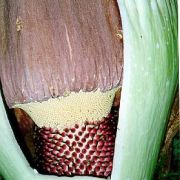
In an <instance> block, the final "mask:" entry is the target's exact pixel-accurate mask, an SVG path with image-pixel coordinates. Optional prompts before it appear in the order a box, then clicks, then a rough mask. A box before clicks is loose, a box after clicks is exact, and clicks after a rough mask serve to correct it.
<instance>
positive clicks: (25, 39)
mask: <svg viewBox="0 0 180 180" xmlns="http://www.w3.org/2000/svg"><path fill="white" fill-rule="evenodd" d="M1 5H2V8H1V10H2V11H1V12H0V18H1V21H0V27H1V31H0V37H1V40H0V78H1V82H2V87H3V92H4V95H5V98H6V102H7V104H8V105H9V106H10V107H11V106H12V105H14V104H16V103H25V102H31V101H43V100H47V99H49V98H50V97H56V96H62V95H63V94H64V93H65V92H67V91H68V92H71V91H75V92H78V91H79V90H81V89H82V90H83V91H92V90H96V89H97V88H100V89H101V90H102V91H106V90H109V89H112V88H113V87H115V86H117V85H119V84H120V81H121V78H122V77H121V74H122V66H123V42H122V39H120V38H119V33H120V30H121V29H122V27H121V19H120V14H119V11H118V6H117V2H116V1H113V0H112V1H105V0H98V1H93V0H92V1H91V0H89V1H87V0H64V1H61V0H54V1H52V0H46V1H44V0H38V1H37V0H31V1H30V0H21V1H14V0H7V1H5V2H4V4H3V3H2V4H1Z"/></svg>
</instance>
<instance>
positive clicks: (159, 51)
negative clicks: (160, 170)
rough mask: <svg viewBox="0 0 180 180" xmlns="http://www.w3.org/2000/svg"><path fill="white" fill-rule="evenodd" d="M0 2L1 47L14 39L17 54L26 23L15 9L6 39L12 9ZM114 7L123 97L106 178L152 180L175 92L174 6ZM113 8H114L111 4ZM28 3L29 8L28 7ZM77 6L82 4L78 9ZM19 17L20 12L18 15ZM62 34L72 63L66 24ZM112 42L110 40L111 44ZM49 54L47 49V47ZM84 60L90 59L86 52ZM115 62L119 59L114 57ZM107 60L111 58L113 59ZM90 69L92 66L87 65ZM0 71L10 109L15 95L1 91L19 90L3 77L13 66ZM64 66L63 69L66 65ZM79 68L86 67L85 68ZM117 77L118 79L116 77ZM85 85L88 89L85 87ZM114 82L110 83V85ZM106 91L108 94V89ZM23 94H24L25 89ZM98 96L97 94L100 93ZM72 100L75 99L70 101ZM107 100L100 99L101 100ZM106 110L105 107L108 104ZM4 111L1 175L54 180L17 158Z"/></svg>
mask: <svg viewBox="0 0 180 180" xmlns="http://www.w3.org/2000/svg"><path fill="white" fill-rule="evenodd" d="M4 2H6V3H7V2H11V1H1V10H2V11H1V12H4V14H2V15H1V23H2V24H3V23H4V25H5V26H4V27H5V29H2V31H1V32H2V33H4V34H2V33H1V34H2V35H3V36H2V37H3V38H4V39H2V40H4V41H3V42H5V43H7V44H6V45H7V46H8V47H9V50H11V48H10V47H11V44H8V43H9V40H12V41H13V40H14V39H13V37H14V38H17V42H16V41H15V45H16V46H15V47H16V48H17V50H19V49H18V47H19V45H20V44H21V43H22V39H21V34H20V33H22V32H23V30H24V29H25V28H27V27H26V23H25V22H24V19H23V18H22V17H20V16H19V14H18V13H21V11H20V10H21V9H20V8H15V9H16V12H17V13H16V14H15V15H14V17H13V18H14V20H15V27H14V26H13V28H16V35H14V36H12V37H11V38H12V39H10V37H8V35H9V34H8V33H7V32H9V31H8V30H9V29H8V28H10V27H9V26H7V25H9V24H8V23H9V21H3V18H2V17H6V16H9V17H10V16H11V15H12V14H11V11H8V10H9V9H8V8H7V9H4V6H5V4H3V3H4ZM23 2H26V1H23ZM38 2H39V1H38ZM47 2H48V1H47ZM79 2H81V1H79ZM98 2H99V1H98ZM101 2H102V4H103V5H104V6H103V7H105V8H106V6H105V4H106V3H105V2H110V1H101ZM118 3H119V4H118V5H119V8H120V12H121V19H122V29H123V43H124V72H123V84H122V94H121V100H120V106H121V108H120V112H119V122H118V126H117V132H116V139H115V152H114V161H113V170H112V175H111V179H114V180H116V179H120V180H123V179H137V180H138V179H151V178H152V176H153V171H154V168H155V164H156V161H157V156H158V152H159V148H160V143H161V140H162V137H163V133H164V130H165V125H166V121H167V118H168V115H169V112H170V107H171V104H172V101H173V98H174V94H175V90H176V87H177V78H178V51H177V2H176V1H140V0H139V1H123V0H120V1H119V2H118ZM30 4H31V3H30ZM51 4H53V3H51ZM80 4H81V3H80ZM85 4H86V3H85ZM112 4H113V5H115V4H114V3H112ZM6 5H7V7H10V6H11V5H10V4H8V3H7V4H6ZM24 5H25V3H24V4H22V6H24ZM31 5H33V3H32V4H31ZM52 6H53V5H52ZM52 6H51V8H52ZM87 6H88V3H87ZM78 7H81V6H80V5H79V6H78ZM114 7H115V6H113V7H112V6H111V8H110V9H109V11H108V12H109V14H108V15H109V16H108V17H110V19H111V22H112V23H113V25H114V23H115V24H116V22H117V20H116V18H115V17H114V16H116V17H117V14H116V13H115V12H116V11H115V10H114ZM29 8H32V7H31V6H29ZM33 8H35V6H33ZM54 8H55V6H54ZM3 9H4V11H3ZM99 10H101V9H99ZM27 12H28V13H33V12H30V11H27ZM37 12H38V11H37ZM22 13H24V12H23V11H22ZM28 13H27V14H28ZM113 13H114V14H113ZM25 14H26V13H25ZM45 14H46V13H45ZM100 14H101V13H100ZM28 15H29V14H28ZM41 15H42V14H41V13H39V12H38V13H37V16H39V18H40V16H41ZM46 15H47V14H46ZM50 15H51V14H50ZM50 15H49V14H48V15H47V16H48V18H50ZM106 15H107V14H106ZM111 15H113V16H111ZM92 16H93V15H92ZM43 17H44V16H43ZM41 18H42V17H41ZM41 18H40V20H41ZM56 18H57V17H56ZM113 18H115V20H114V21H113ZM37 19H38V18H37ZM5 20H7V17H6V18H5ZM45 20H46V18H45ZM10 24H11V23H10ZM42 24H43V23H42ZM57 24H58V23H57ZM11 25H13V24H11ZM38 25H39V24H38ZM58 25H59V24H58ZM58 25H57V27H58ZM111 25H112V24H110V26H111ZM30 26H31V27H30ZM30 26H29V27H28V28H34V26H35V27H36V26H37V24H35V23H32V22H31V23H30ZM46 28H47V29H48V28H50V27H49V26H46ZM46 28H45V27H41V28H40V27H39V29H37V33H38V32H43V31H45V32H46ZM104 28H105V27H104ZM72 29H73V28H72ZM95 29H96V28H95ZM102 30H103V29H102ZM105 30H106V28H105ZM113 30H115V32H114V33H115V35H116V36H117V37H118V38H119V39H118V40H117V41H119V42H121V36H122V33H121V31H120V30H121V29H116V28H113ZM45 32H44V33H45ZM64 32H65V34H66V35H65V37H66V40H67V45H68V48H69V57H70V59H71V56H72V50H73V49H72V47H71V46H70V45H71V44H70V42H71V41H70V40H68V37H69V36H68V28H67V27H66V26H65V27H64ZM24 33H25V32H24ZM51 33H53V32H51ZM102 33H103V31H102ZM4 35H7V36H4ZM48 35H49V34H48V33H47V37H48ZM88 35H89V34H88ZM88 35H86V36H85V37H87V36H88ZM93 35H94V34H93ZM113 35H114V34H113ZM29 36H30V37H32V34H30V35H29ZM5 37H8V39H6V38H5ZM73 37H74V36H73ZM113 37H114V36H112V37H111V38H112V39H113ZM37 38H40V37H37ZM98 38H99V37H98ZM40 39H41V38H40ZM112 39H111V40H112ZM23 40H24V41H25V40H26V36H25V34H24V39H23ZM32 40H33V38H32ZM43 40H44V42H46V41H47V42H46V43H45V44H43V45H44V46H45V47H46V46H47V44H48V42H49V41H48V38H45V36H44V37H43ZM111 40H109V41H110V42H111ZM109 41H108V39H106V41H105V42H104V43H107V42H108V43H107V44H108V45H109V44H111V45H112V47H108V48H107V49H105V50H107V51H108V50H112V52H115V54H116V52H118V51H116V50H114V49H113V45H115V47H118V44H117V45H116V44H115V43H110V42H109ZM100 42H101V43H102V42H103V41H100ZM54 43H55V42H54ZM57 43H58V42H57ZM88 43H91V41H90V42H87V49H88ZM3 45H4V44H3ZM52 46H53V44H52ZM77 46H78V44H77ZM23 47H28V48H30V46H28V45H26V44H23V45H22V44H21V49H20V50H19V51H20V52H22V51H23ZM83 47H84V46H83ZM105 47H106V46H105ZM32 48H33V47H31V48H30V50H29V51H28V52H34V51H35V52H36V49H35V50H34V51H33V49H32ZM62 48H63V47H62ZM109 48H110V49H109ZM119 48H120V47H119ZM25 49H26V48H25ZM87 49H86V50H87ZM2 50H3V53H5V54H8V53H9V52H8V51H7V50H8V49H6V48H4V46H3V49H2ZM47 50H48V49H47ZM13 51H14V50H13V49H12V51H11V52H13ZM19 51H14V53H15V54H14V55H15V56H16V57H17V59H18V55H19V53H20V52H19ZM49 51H51V49H50V50H49ZM119 51H120V49H119ZM65 52H66V51H65ZM87 52H88V51H87ZM90 52H91V51H90ZM102 52H104V51H102ZM105 52H106V51H105ZM105 52H104V53H105ZM66 53H67V52H66ZM76 53H77V52H76ZM96 53H97V54H98V53H100V52H99V51H97V52H96V51H95V54H96ZM106 53H107V52H106ZM3 55H4V54H3ZM26 55H27V52H23V57H26ZM107 55H108V54H106V55H105V57H106V58H107V59H108V56H107ZM111 55H112V54H111ZM76 56H77V57H78V56H80V55H79V54H76ZM92 56H93V54H92ZM2 57H3V56H2V54H1V62H4V59H3V58H2ZM55 57H56V56H55ZM89 57H91V54H90V56H89ZM38 58H42V54H41V57H38ZM45 58H47V59H48V58H49V56H46V57H45ZM116 58H118V56H116ZM20 59H21V58H20ZM93 60H94V59H93ZM100 60H102V59H100ZM111 60H113V56H112V59H111ZM47 61H49V60H47ZM104 61H106V59H104ZM108 62H109V64H108V66H109V68H112V69H113V63H112V64H111V63H110V62H111V61H110V59H108ZM113 62H114V61H113ZM21 63H22V61H21ZM2 64H3V63H2ZM4 64H5V62H4ZM19 65H20V64H19ZM23 65H24V64H23ZM89 66H91V65H90V64H89ZM2 67H3V66H1V70H3V71H5V72H4V73H3V74H2V73H1V81H2V86H3V88H4V94H5V96H6V99H7V102H8V104H9V105H10V101H9V98H10V97H13V98H14V97H15V96H14V94H12V93H9V92H6V90H7V89H6V87H7V86H9V84H13V83H14V84H13V86H12V90H13V91H14V92H19V90H18V89H13V88H15V87H18V84H16V83H15V82H11V81H10V79H9V81H8V80H7V77H6V76H5V73H6V72H8V70H9V71H13V68H12V69H7V70H6V68H7V67H4V69H2ZM12 67H14V66H12ZM30 67H31V68H32V69H31V70H32V71H33V66H30ZM40 68H41V66H40ZM46 68H47V70H46V71H47V72H48V69H49V68H48V67H46ZM66 68H67V69H68V67H66ZM66 68H65V69H64V70H65V72H66ZM83 68H86V66H85V67H83ZM83 68H82V69H83ZM94 68H95V69H96V68H97V67H96V66H94ZM102 68H103V72H106V73H107V72H108V73H109V74H110V72H111V71H110V70H108V67H106V66H102ZM106 68H107V69H106ZM100 69H101V68H100ZM83 70H84V69H83ZM92 70H94V69H92ZM101 70H102V69H101ZM106 70H107V71H106ZM20 71H21V70H20ZM39 71H41V69H39ZM1 72H2V71H1ZM82 72H86V71H82ZM99 72H102V71H100V70H99ZM113 72H114V71H113ZM116 72H118V71H116ZM16 73H17V72H16ZM19 73H20V72H19ZM28 73H29V71H28V72H26V76H27V77H29V76H28ZM36 73H38V72H37V71H35V72H34V74H33V75H34V77H36V76H37V75H36ZM106 73H104V74H103V73H102V74H101V75H102V76H101V78H99V79H101V80H102V81H100V82H104V84H106V83H107V84H106V85H105V88H104V91H106V92H105V94H106V93H110V94H109V95H107V96H106V95H105V96H106V97H111V96H114V92H115V91H114V92H113V90H112V89H113V88H112V87H113V86H108V82H110V81H108V80H107V79H106V77H108V75H109V74H108V73H107V74H108V75H107V74H106ZM82 74H83V73H82ZM117 74H118V73H117ZM17 75H18V74H17ZM33 75H30V77H32V76H33ZM84 76H85V77H89V74H84ZM110 77H114V79H113V80H116V78H115V77H116V75H114V76H113V75H109V80H110V79H111V78H110ZM63 78H66V77H63ZM96 78H97V77H96ZM118 78H119V79H120V74H119V77H118ZM118 78H117V79H118ZM87 79H88V78H87ZM103 79H104V81H103ZM40 80H41V78H40V79H39V82H40ZM88 80H89V79H88ZM34 81H35V79H34ZM34 81H32V84H33V83H34ZM117 81H118V80H117ZM117 81H115V82H117ZM27 82H28V80H27ZM27 82H23V81H22V80H21V82H19V83H25V84H26V83H27ZM62 82H66V80H65V79H64V81H62ZM78 82H79V81H78ZM87 82H88V81H87ZM62 84H63V83H62ZM75 84H76V83H75ZM87 84H88V85H89V83H87ZM102 84H103V83H102ZM104 84H103V85H104ZM117 84H118V83H117ZM117 84H116V83H115V86H116V85H117ZM91 85H92V84H91ZM106 86H107V87H106ZM115 86H114V87H115ZM72 87H74V86H72ZM87 87H88V88H91V87H92V86H87ZM99 87H100V90H103V89H102V88H101V87H102V86H99ZM106 88H107V89H106ZM92 89H93V88H92ZM110 89H111V91H107V90H110ZM21 90H22V89H20V92H21V93H22V94H23V93H24V92H22V91H21ZM26 90H27V91H28V89H26ZM38 90H39V89H38V88H37V89H36V91H38ZM90 90H91V89H90ZM24 91H25V90H24ZM49 92H50V93H51V95H53V96H55V97H56V96H57V95H58V94H57V93H58V92H57V91H56V87H55V88H54V87H52V88H51V87H49ZM64 92H65V95H66V94H68V95H69V89H68V90H67V91H65V89H64V91H63V93H64ZM67 92H68V93H67ZM111 92H113V93H111ZM6 93H7V94H6ZM97 93H100V92H99V91H98V92H97ZM100 94H101V95H102V93H100ZM33 95H34V97H35V98H37V100H39V99H38V97H39V96H38V93H35V94H33ZM69 96H70V95H69ZM69 96H68V97H69ZM17 97H18V96H16V97H15V98H17ZM21 97H23V96H21ZM95 97H98V98H95V99H99V97H100V96H99V95H98V96H95ZM104 99H106V98H104V97H102V98H100V99H99V101H101V100H104ZM18 100H20V99H18ZM21 100H24V99H22V98H21ZM75 100H77V99H76V98H75ZM107 101H108V102H109V101H111V104H112V100H109V99H108V100H107ZM107 101H106V100H105V102H107ZM14 103H15V102H14ZM17 104H19V101H18V102H17ZM104 104H106V103H104ZM104 106H105V105H104ZM17 107H21V108H24V107H22V106H17ZM53 107H54V106H53ZM105 107H106V108H107V109H108V105H107V106H105ZM3 108H4V107H3V104H1V111H2V113H1V115H2V123H1V126H0V128H1V129H3V131H1V132H0V135H1V137H2V138H1V139H2V140H3V142H1V143H2V144H1V146H2V148H1V150H0V151H1V158H0V161H1V165H0V168H1V173H2V175H3V177H4V178H5V179H12V178H13V177H15V176H16V179H27V178H28V179H41V178H42V179H43V178H44V179H48V178H49V179H53V178H57V177H54V176H53V177H49V176H47V175H40V174H36V173H34V172H33V170H32V169H31V168H30V167H29V165H28V163H27V162H26V160H25V158H24V156H23V155H22V153H21V151H20V148H19V147H18V145H17V143H16V141H15V138H14V137H13V134H12V131H11V128H10V126H9V124H8V121H7V117H6V114H5V111H4V109H3ZM28 108H29V107H28ZM29 109H30V108H29ZM107 109H106V110H107ZM107 112H108V111H107ZM107 112H106V113H105V114H106V115H107ZM37 119H38V118H37ZM37 122H38V121H37ZM39 123H40V122H39ZM56 123H57V122H56ZM40 125H41V123H40ZM9 151H11V156H9ZM17 165H18V166H17ZM60 178H62V179H66V178H67V179H69V178H68V177H60ZM73 178H76V179H80V177H76V176H75V177H73ZM81 178H83V177H81ZM86 178H87V177H86ZM93 178H95V177H89V179H93ZM95 179H96V178H95Z"/></svg>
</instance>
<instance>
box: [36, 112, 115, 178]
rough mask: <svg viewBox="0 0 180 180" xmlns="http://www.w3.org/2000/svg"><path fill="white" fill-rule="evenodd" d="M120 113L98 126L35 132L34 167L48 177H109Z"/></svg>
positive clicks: (37, 129)
mask: <svg viewBox="0 0 180 180" xmlns="http://www.w3.org/2000/svg"><path fill="white" fill-rule="evenodd" d="M117 117H118V109H112V112H111V113H110V114H109V115H108V117H106V118H103V119H102V120H100V121H98V122H95V123H94V122H87V123H86V124H84V125H83V126H79V125H78V124H75V125H74V127H72V128H66V129H64V130H63V131H58V130H56V129H52V128H46V127H44V128H38V127H37V126H35V128H34V143H35V164H36V165H37V167H36V168H37V170H38V171H39V172H41V173H45V174H56V175H59V176H62V175H65V176H73V175H93V176H98V177H108V176H109V175H110V174H111V171H112V161H113V154H114V143H115V134H116V126H117V119H118V118H117Z"/></svg>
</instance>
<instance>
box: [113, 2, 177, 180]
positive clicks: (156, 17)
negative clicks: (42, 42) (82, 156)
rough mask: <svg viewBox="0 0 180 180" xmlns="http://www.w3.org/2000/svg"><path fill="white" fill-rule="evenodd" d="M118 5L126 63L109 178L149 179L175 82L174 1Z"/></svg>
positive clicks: (175, 38) (175, 31) (175, 18)
mask: <svg viewBox="0 0 180 180" xmlns="http://www.w3.org/2000/svg"><path fill="white" fill-rule="evenodd" d="M119 7H120V12H121V17H122V24H123V36H124V61H125V64H124V79H123V86H122V94H121V102H120V103H121V104H120V107H121V108H120V113H119V124H118V131H117V137H116V147H115V156H114V157H115V158H114V165H113V167H114V168H113V173H112V179H113V180H126V179H128V180H131V179H132V180H141V179H151V178H152V177H153V172H154V169H155V166H156V162H157V157H158V153H159V149H160V145H161V142H162V138H163V135H164V131H165V127H166V124H167V119H168V117H169V112H170V108H171V104H172V101H173V99H174V95H175V90H176V87H177V82H178V49H177V44H178V43H177V2H176V0H151V1H150V0H119Z"/></svg>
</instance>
